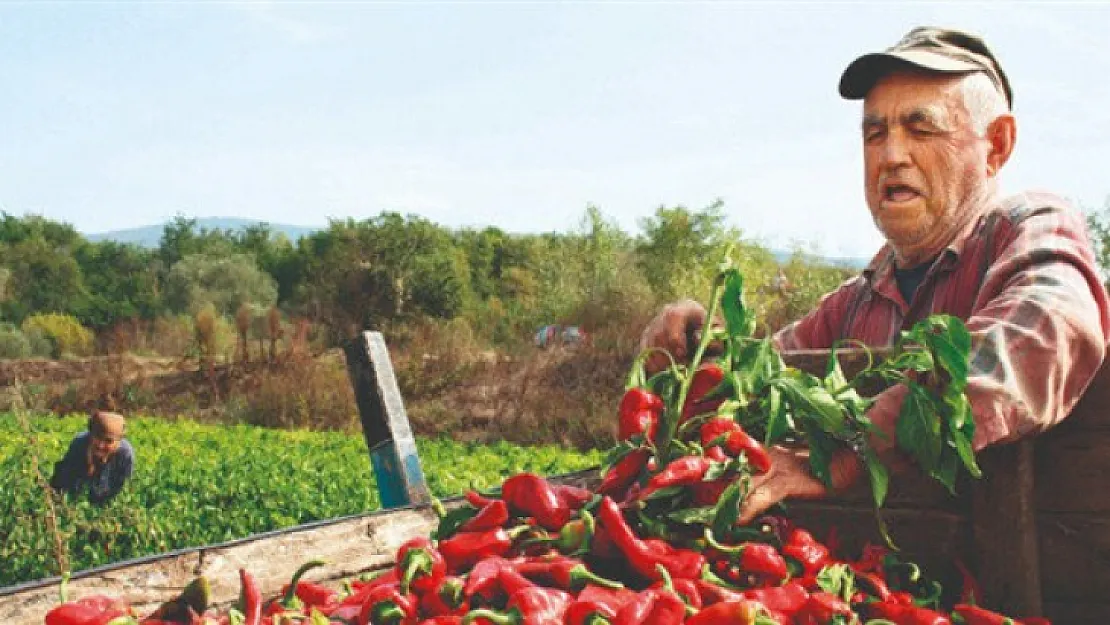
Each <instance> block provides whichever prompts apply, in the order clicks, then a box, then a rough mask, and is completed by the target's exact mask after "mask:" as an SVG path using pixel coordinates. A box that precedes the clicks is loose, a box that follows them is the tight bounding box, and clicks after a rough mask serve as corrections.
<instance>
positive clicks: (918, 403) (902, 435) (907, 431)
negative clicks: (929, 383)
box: [895, 383, 942, 472]
mask: <svg viewBox="0 0 1110 625" xmlns="http://www.w3.org/2000/svg"><path fill="white" fill-rule="evenodd" d="M895 435H896V437H897V440H898V445H899V447H901V448H902V449H903V450H904V451H906V452H907V453H909V454H910V455H912V456H913V457H914V459H916V460H917V462H918V464H919V465H920V466H921V468H922V469H923V470H924V471H926V472H932V471H933V470H934V469H935V468H936V466H937V463H938V462H939V461H940V452H941V444H942V440H941V431H940V419H939V418H937V416H936V414H935V413H934V411H933V407H932V402H931V401H930V400H929V396H928V391H926V390H925V389H923V388H922V387H920V386H918V385H917V384H914V383H909V393H907V394H906V399H905V401H904V402H903V403H902V410H901V412H899V413H898V422H897V423H896V424H895Z"/></svg>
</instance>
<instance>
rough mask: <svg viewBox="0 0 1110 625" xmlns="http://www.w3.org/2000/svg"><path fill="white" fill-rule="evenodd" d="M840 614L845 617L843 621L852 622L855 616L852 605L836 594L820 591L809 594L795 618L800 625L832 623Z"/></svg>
mask: <svg viewBox="0 0 1110 625" xmlns="http://www.w3.org/2000/svg"><path fill="white" fill-rule="evenodd" d="M838 616H839V617H843V618H842V619H841V621H842V622H844V623H848V622H850V620H851V619H852V617H853V616H855V614H854V613H853V612H852V606H850V605H848V604H847V603H845V602H844V601H843V600H842V599H841V598H840V597H837V596H836V595H834V594H831V593H827V592H818V593H815V594H812V595H810V596H809V599H808V600H807V601H806V604H805V605H804V606H802V609H801V610H800V611H798V614H797V615H795V617H794V620H795V622H796V623H797V624H798V625H832V624H833V623H837V622H838V621H836V620H834V619H836V617H838Z"/></svg>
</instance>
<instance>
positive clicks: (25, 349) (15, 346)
mask: <svg viewBox="0 0 1110 625" xmlns="http://www.w3.org/2000/svg"><path fill="white" fill-rule="evenodd" d="M30 356H31V342H30V341H28V340H27V337H26V336H25V335H24V334H23V332H22V331H21V330H20V329H19V328H17V327H15V326H13V325H12V324H10V323H5V324H2V325H0V358H28V357H30Z"/></svg>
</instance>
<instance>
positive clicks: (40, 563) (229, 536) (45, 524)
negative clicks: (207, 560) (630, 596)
mask: <svg viewBox="0 0 1110 625" xmlns="http://www.w3.org/2000/svg"><path fill="white" fill-rule="evenodd" d="M84 427H85V418H84V416H79V415H75V416H71V417H64V418H59V417H56V416H50V415H47V416H27V415H20V414H16V413H4V414H0V562H3V563H4V566H3V567H0V586H6V585H10V584H16V583H19V582H23V581H28V580H33V579H39V578H42V577H47V576H50V575H55V574H58V573H59V572H60V568H61V567H65V566H67V565H68V568H69V569H70V570H72V571H74V572H76V571H79V570H82V569H86V568H90V567H94V566H100V565H104V564H108V563H110V562H114V561H119V560H126V559H131V558H136V557H140V556H145V555H150V554H156V553H162V552H166V551H171V550H175V549H181V548H185V547H191V546H200V545H205V544H212V543H218V542H223V541H228V540H233V539H236V538H242V537H245V536H249V535H251V534H256V533H259V532H265V531H269V530H274V529H280V528H285V527H290V526H294V525H298V524H302V523H307V522H311V521H316V520H321V519H328V518H334V517H338V516H343V515H350V514H358V513H362V512H367V511H372V510H375V509H377V508H378V507H379V500H378V493H377V485H376V484H375V481H374V477H373V471H372V470H371V467H370V461H369V456H368V455H367V452H366V445H365V443H364V441H363V438H362V436H361V434H358V433H356V434H354V435H351V434H343V433H338V432H308V431H282V430H272V429H267V428H260V427H252V426H246V425H235V426H214V425H203V424H198V423H195V422H192V421H167V420H162V419H157V418H141V417H139V418H132V419H130V420H129V421H128V440H130V441H131V443H132V445H134V447H135V453H136V468H135V473H134V475H133V476H132V478H131V480H130V481H129V482H128V485H127V487H126V488H125V489H124V492H123V493H121V494H120V496H119V497H117V498H116V499H115V500H113V501H112V502H111V503H110V504H108V505H107V506H104V507H96V506H92V505H90V504H89V503H88V502H86V501H71V500H67V499H66V498H60V497H57V496H51V495H48V493H49V492H50V491H49V489H48V488H47V487H46V486H45V485H46V483H47V482H48V481H49V479H50V475H51V472H52V470H53V465H54V462H55V461H57V460H59V459H60V458H61V457H62V455H63V454H64V453H65V450H66V447H67V445H68V444H69V441H70V439H71V438H72V437H73V436H74V435H75V434H77V433H79V432H81V431H82V430H83V429H84ZM417 445H418V448H419V451H420V458H421V461H422V463H423V467H424V473H425V477H426V478H427V480H428V485H429V488H430V489H431V491H432V493H433V494H434V495H435V496H437V497H447V496H451V495H455V494H459V493H461V492H462V491H463V490H465V489H467V488H471V487H474V488H478V489H492V488H495V487H496V486H498V485H499V484H500V483H501V482H502V481H503V480H504V479H505V477H506V476H509V475H512V474H514V473H518V472H521V471H532V472H536V473H539V474H542V475H555V474H559V473H566V472H572V471H577V470H581V469H585V468H588V467H591V466H596V465H597V464H598V463H599V461H600V459H601V457H600V453H599V452H588V453H579V452H574V451H569V450H566V449H562V448H559V447H556V446H548V447H520V446H515V445H511V444H508V443H495V444H490V445H480V444H464V443H458V442H455V441H453V440H450V439H447V438H437V439H418V440H417Z"/></svg>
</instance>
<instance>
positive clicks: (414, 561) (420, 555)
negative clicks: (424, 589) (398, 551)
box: [401, 549, 432, 595]
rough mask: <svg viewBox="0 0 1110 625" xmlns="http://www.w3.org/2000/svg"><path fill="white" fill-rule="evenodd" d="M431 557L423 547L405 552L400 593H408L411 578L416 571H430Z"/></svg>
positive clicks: (414, 575)
mask: <svg viewBox="0 0 1110 625" xmlns="http://www.w3.org/2000/svg"><path fill="white" fill-rule="evenodd" d="M431 570H432V559H431V557H430V556H428V554H427V552H425V551H424V550H423V549H414V550H412V551H409V552H408V553H406V554H405V573H404V574H403V575H402V576H401V594H403V595H407V594H409V588H410V587H411V586H412V580H413V578H414V577H416V574H417V573H420V572H424V573H431Z"/></svg>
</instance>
